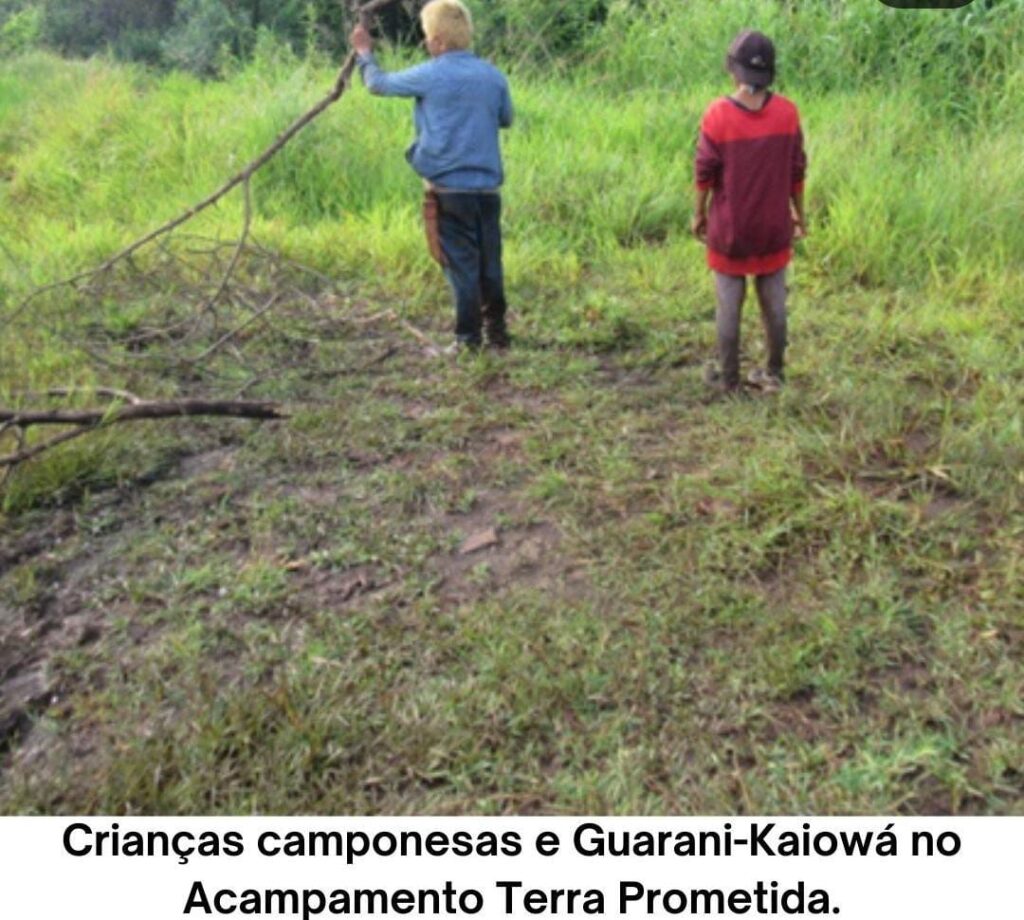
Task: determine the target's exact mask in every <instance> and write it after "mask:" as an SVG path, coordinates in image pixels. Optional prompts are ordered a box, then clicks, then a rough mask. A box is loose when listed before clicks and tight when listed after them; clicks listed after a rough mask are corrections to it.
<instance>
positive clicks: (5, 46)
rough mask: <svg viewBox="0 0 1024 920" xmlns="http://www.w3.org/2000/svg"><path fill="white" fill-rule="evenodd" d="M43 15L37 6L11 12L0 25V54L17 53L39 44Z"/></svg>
mask: <svg viewBox="0 0 1024 920" xmlns="http://www.w3.org/2000/svg"><path fill="white" fill-rule="evenodd" d="M42 24H43V16H42V10H40V9H39V8H38V7H33V6H29V7H26V8H25V9H23V10H19V11H18V12H16V13H13V14H12V15H11V16H9V17H8V18H7V20H6V21H5V22H4V24H3V26H0V54H18V53H19V52H22V51H28V50H29V49H30V48H34V47H35V46H36V45H37V44H39V39H40V36H41V34H42Z"/></svg>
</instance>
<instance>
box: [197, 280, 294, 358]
mask: <svg viewBox="0 0 1024 920" xmlns="http://www.w3.org/2000/svg"><path fill="white" fill-rule="evenodd" d="M280 299H281V297H280V295H279V294H277V293H275V294H274V295H273V296H272V297H271V298H270V300H269V301H267V303H265V304H264V305H263V306H262V307H260V309H259V310H257V311H256V312H255V313H253V314H252V316H250V317H248V318H247V319H246V320H244V321H243V322H241V323H239V324H238V325H237V326H235V328H234V329H229V330H228V331H227V332H225V333H224V335H222V336H221V337H220V338H219V339H217V341H216V342H214V343H213V344H212V345H211V346H210V347H209V348H207V349H206V350H205V351H203V352H202V353H201V354H199V355H196V357H194V358H189V359H188V360H187V361H186V362H185V363H186V364H198V363H199V362H200V361H205V360H206V359H207V358H209V357H210V355H212V354H213V353H214V352H215V351H217V349H219V348H220V347H221V346H222V345H224V344H226V343H227V342H229V341H230V340H231V339H233V338H234V337H235V336H236V335H238V333H239V332H241V331H242V330H243V329H245V328H246V327H247V326H251V325H252V324H253V323H255V322H256V320H258V319H259V318H260V317H261V316H263V314H264V313H267V312H269V311H270V310H271V309H273V308H274V307H276V306H277V304H278V302H279V301H280Z"/></svg>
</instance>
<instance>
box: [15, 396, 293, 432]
mask: <svg viewBox="0 0 1024 920" xmlns="http://www.w3.org/2000/svg"><path fill="white" fill-rule="evenodd" d="M193 415H220V416H232V417H235V418H287V416H286V415H285V414H283V413H282V412H281V411H280V410H279V409H278V407H277V405H276V404H275V403H269V402H263V401H253V400H232V399H174V400H168V401H166V402H157V401H139V402H136V403H128V404H127V405H120V406H119V405H116V404H115V405H113V406H111V407H109V408H106V409H54V410H49V411H48V410H43V411H28V412H26V411H25V410H23V409H0V422H5V423H10V424H11V425H17V426H18V427H19V428H27V427H29V426H30V425H99V424H101V423H102V424H105V425H109V424H113V423H114V422H130V421H137V420H139V419H154V418H178V417H181V416H193Z"/></svg>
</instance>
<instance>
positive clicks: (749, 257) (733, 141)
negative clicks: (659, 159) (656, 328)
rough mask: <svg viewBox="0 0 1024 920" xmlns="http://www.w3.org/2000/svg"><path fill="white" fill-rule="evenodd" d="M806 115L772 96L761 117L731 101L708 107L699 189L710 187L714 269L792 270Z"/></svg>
mask: <svg viewBox="0 0 1024 920" xmlns="http://www.w3.org/2000/svg"><path fill="white" fill-rule="evenodd" d="M806 169H807V157H806V156H805V155H804V144H803V135H802V133H801V131H800V114H799V113H798V112H797V108H796V106H795V105H794V104H793V103H792V102H790V101H789V100H788V99H786V98H785V97H784V96H778V95H771V96H769V97H768V99H767V100H766V101H765V104H764V105H763V106H762V107H761V108H760V109H758V110H757V111H756V112H755V111H753V110H751V109H747V108H745V107H744V106H742V105H740V104H739V103H738V102H736V101H735V100H734V99H730V98H728V97H726V98H722V99H716V100H715V101H714V102H712V103H711V105H710V106H708V109H707V111H706V112H705V113H704V118H703V119H702V120H701V125H700V140H699V141H698V142H697V162H696V180H697V187H698V188H702V189H711V206H710V208H709V209H708V265H710V266H711V268H712V269H714V270H715V271H717V272H721V273H723V274H726V275H766V274H771V273H772V272H775V271H778V270H779V269H780V268H784V267H785V266H786V265H788V264H789V260H790V258H791V256H792V252H793V251H792V243H793V219H792V216H791V214H790V209H789V202H790V198H791V197H792V196H793V195H795V194H796V193H797V192H800V191H802V189H803V185H804V173H805V171H806Z"/></svg>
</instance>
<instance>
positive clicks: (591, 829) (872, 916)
mask: <svg viewBox="0 0 1024 920" xmlns="http://www.w3.org/2000/svg"><path fill="white" fill-rule="evenodd" d="M1022 844H1024V818H960V819H943V818H899V819H888V818H874V819H867V818H653V819H649V818H637V819H625V818H502V819H483V818H466V819H462V818H402V819H398V818H332V819H321V818H273V819H262V818H190V819H180V818H167V819H161V818H144V819H142V818H139V819H133V818H3V819H0V859H2V865H3V868H4V880H5V884H4V893H3V902H2V903H3V916H6V917H12V918H22V917H75V918H81V920H90V918H104V920H108V918H125V920H136V918H139V917H146V918H151V920H164V918H168V920H170V918H182V917H187V918H206V917H228V916H230V917H242V916H263V917H297V918H301V920H311V918H322V917H339V916H340V917H346V916H347V917H352V916H355V917H378V916H386V917H391V916H396V915H397V916H412V917H435V916H437V917H486V918H492V917H577V916H578V917H587V916H610V917H620V916H621V917H709V916H714V917H733V916H736V917H793V916H809V917H814V916H830V917H840V918H847V920H879V918H890V917H891V918H897V917H899V918H906V917H928V918H930V920H945V918H950V920H952V918H962V917H985V918H1011V917H1012V918H1017V917H1020V918H1024V906H1022V905H1021V899H1020V896H1019V893H1018V886H1019V878H1018V875H1017V873H1018V872H1019V871H1020V866H1021V852H1022Z"/></svg>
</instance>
